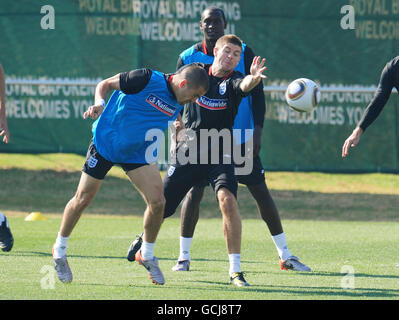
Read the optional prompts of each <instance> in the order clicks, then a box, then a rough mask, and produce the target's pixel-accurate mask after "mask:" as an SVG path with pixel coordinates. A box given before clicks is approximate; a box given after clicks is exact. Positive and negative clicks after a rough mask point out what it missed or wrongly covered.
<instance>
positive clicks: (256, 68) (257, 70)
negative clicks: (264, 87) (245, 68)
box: [249, 56, 267, 81]
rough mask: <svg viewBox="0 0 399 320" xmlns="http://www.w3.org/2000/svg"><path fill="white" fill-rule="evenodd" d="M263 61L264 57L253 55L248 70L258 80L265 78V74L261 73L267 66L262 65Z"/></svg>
mask: <svg viewBox="0 0 399 320" xmlns="http://www.w3.org/2000/svg"><path fill="white" fill-rule="evenodd" d="M265 62H266V59H265V58H263V59H262V58H261V57H259V56H257V57H254V59H253V60H252V64H251V68H250V69H249V70H250V73H251V75H252V76H253V77H254V78H255V79H256V80H258V81H259V80H261V79H266V78H267V77H266V75H264V74H263V72H264V71H265V70H266V69H267V67H265V66H264V65H265Z"/></svg>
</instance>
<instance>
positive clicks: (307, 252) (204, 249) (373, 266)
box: [0, 215, 399, 300]
mask: <svg viewBox="0 0 399 320" xmlns="http://www.w3.org/2000/svg"><path fill="white" fill-rule="evenodd" d="M59 223H60V219H59V218H56V217H51V216H50V217H49V218H48V220H47V221H36V222H27V221H24V219H23V218H22V217H21V218H19V217H11V218H10V224H11V226H12V228H13V232H14V235H15V246H14V248H13V250H12V251H11V252H9V253H2V254H0V265H1V268H2V272H1V273H0V283H1V284H2V285H1V287H0V299H107V300H108V299H132V300H146V299H150V300H151V299H155V300H163V299H172V300H176V299H177V300H197V299H202V300H208V299H210V300H238V299H240V300H247V299H251V300H274V299H284V300H286V299H312V300H314V299H329V300H332V299H384V300H385V299H398V298H399V281H398V280H399V268H398V267H396V266H395V264H396V263H399V259H398V256H397V244H398V241H399V233H398V232H397V231H398V228H399V223H390V222H330V221H329V222H327V221H302V220H286V221H284V226H285V231H286V233H287V237H288V241H289V245H290V250H291V251H292V252H293V253H295V254H297V255H299V256H300V257H301V258H302V259H303V261H304V262H306V263H307V264H309V265H310V266H311V267H312V269H313V272H312V273H296V272H290V271H281V270H280V269H279V267H278V263H277V262H278V260H277V259H276V250H275V248H274V245H273V244H272V241H271V239H270V236H269V235H268V233H267V232H266V228H265V227H264V225H263V224H262V223H260V222H259V220H253V219H246V220H244V223H243V239H244V241H243V250H242V268H243V270H244V271H245V272H246V278H247V280H248V281H249V282H250V284H251V287H249V288H245V289H238V288H233V287H232V286H230V285H229V283H228V259H227V254H226V250H225V245H224V240H223V236H222V228H221V221H220V219H202V220H200V221H199V225H198V228H197V230H196V237H195V240H194V243H193V247H192V258H193V261H192V268H191V269H192V270H191V271H190V272H187V273H176V272H172V271H171V270H170V268H171V267H172V266H173V265H174V263H175V258H176V257H177V254H178V233H179V220H178V219H175V218H172V219H169V220H167V221H165V223H164V225H163V227H162V229H161V232H160V234H159V238H158V241H157V246H156V254H157V256H158V257H159V259H160V266H161V268H162V269H163V271H164V275H165V279H166V284H165V285H164V286H162V287H160V286H155V285H153V284H152V283H151V282H150V280H149V279H148V278H147V275H146V272H145V270H144V268H143V267H142V266H139V265H138V264H137V263H130V262H128V261H127V260H126V259H125V253H126V250H127V248H128V246H129V244H130V242H131V240H132V239H133V238H134V235H135V233H136V232H138V231H140V230H141V223H142V221H141V218H139V217H121V216H115V217H111V216H103V217H101V216H90V215H87V216H84V217H83V218H82V219H81V221H80V222H79V224H78V226H77V227H76V229H75V230H74V233H73V236H72V237H71V239H70V242H69V252H68V255H69V262H70V265H71V268H72V270H73V272H74V281H73V282H72V283H71V284H68V285H65V284H62V283H61V282H59V281H58V280H55V283H54V287H53V288H49V289H45V288H42V286H41V281H44V280H42V279H43V278H44V277H45V276H47V277H54V274H52V273H51V271H52V258H51V254H50V252H51V246H52V243H53V242H54V239H55V236H56V234H57V231H58V227H59ZM47 266H48V267H47ZM344 266H351V267H353V270H354V274H355V276H354V288H353V289H345V288H342V286H341V282H342V281H344V279H345V278H344V276H346V273H345V271H344V273H341V271H342V268H343V267H344ZM46 268H49V269H46ZM41 270H42V271H43V272H44V273H41ZM48 270H50V272H49V271H48ZM346 272H347V271H346ZM52 279H54V278H52ZM47 284H49V283H47Z"/></svg>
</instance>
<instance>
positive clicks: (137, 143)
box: [53, 64, 209, 285]
mask: <svg viewBox="0 0 399 320" xmlns="http://www.w3.org/2000/svg"><path fill="white" fill-rule="evenodd" d="M208 86H209V80H208V75H207V73H206V71H205V69H204V68H203V67H200V66H198V65H194V64H193V65H188V66H187V67H185V68H182V69H180V70H179V71H177V72H176V73H175V74H172V75H166V74H163V73H161V72H158V71H155V70H151V69H138V70H133V71H130V72H124V73H120V74H117V75H115V76H113V77H110V78H108V79H105V80H103V81H101V82H100V83H99V84H98V85H97V87H96V91H95V104H94V105H93V106H90V107H89V108H88V109H87V111H86V112H85V113H84V114H83V117H84V118H85V119H86V118H87V117H90V118H93V119H97V120H96V121H95V122H94V124H93V128H92V131H93V141H92V143H91V144H90V146H89V150H88V153H87V158H86V162H85V163H84V166H83V169H82V171H83V172H82V175H81V178H80V182H79V185H78V188H77V191H76V193H75V195H74V197H73V198H72V199H71V200H70V201H69V202H68V203H67V205H66V207H65V210H64V214H63V217H62V222H61V227H60V230H59V233H58V237H57V239H56V241H55V244H54V246H53V260H54V266H55V270H56V272H57V275H58V278H59V279H60V280H61V281H62V282H64V283H67V282H71V281H72V272H71V269H70V267H69V265H68V261H67V255H66V253H67V244H68V239H69V236H70V235H71V233H72V230H73V229H74V227H75V225H76V224H77V222H78V220H79V218H80V216H81V214H82V213H83V211H84V209H86V208H87V206H88V205H89V204H90V203H91V201H92V200H93V199H94V197H95V195H96V194H97V192H98V191H99V189H100V187H101V184H102V182H103V179H104V177H105V175H106V174H107V172H108V171H109V170H110V169H111V167H112V166H113V165H114V164H119V165H120V166H121V167H122V168H123V169H124V171H125V172H126V175H127V176H128V178H129V180H130V181H131V183H132V184H133V185H134V186H135V188H136V189H137V190H138V191H139V192H140V194H141V195H142V197H143V199H144V201H145V203H146V205H147V207H146V210H145V212H144V219H143V226H144V230H145V235H144V241H143V245H142V247H141V251H140V252H138V254H139V255H138V258H137V260H138V262H139V263H140V264H142V265H143V266H144V267H145V269H146V270H147V272H148V275H149V277H150V279H151V280H152V282H154V283H155V284H160V285H162V284H164V282H165V280H164V277H163V274H162V272H161V270H160V268H159V265H158V259H157V258H156V257H155V256H154V247H155V240H156V238H157V235H158V232H159V230H160V227H161V224H162V221H163V213H164V205H165V198H164V196H163V184H162V179H161V176H160V173H159V171H158V166H157V164H156V159H157V157H158V154H157V153H158V149H159V147H157V148H156V149H155V150H153V148H151V146H152V145H153V143H154V142H153V140H152V139H151V141H148V140H146V137H147V135H148V133H149V132H150V130H154V129H155V130H157V131H158V132H159V130H160V132H163V131H164V130H165V129H166V128H167V126H168V125H169V123H170V122H173V121H174V120H176V117H177V116H178V115H179V113H180V111H181V109H182V108H183V107H182V105H184V104H185V103H188V102H190V101H195V99H197V98H198V97H200V96H202V95H203V94H204V93H205V92H206V91H207V90H208ZM112 90H115V91H114V92H113V94H112V96H111V98H110V99H109V101H108V103H107V105H106V106H105V98H106V96H107V93H108V92H110V91H112ZM150 149H151V150H153V151H151V152H148V150H150Z"/></svg>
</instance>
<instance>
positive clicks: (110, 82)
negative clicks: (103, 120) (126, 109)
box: [83, 73, 120, 119]
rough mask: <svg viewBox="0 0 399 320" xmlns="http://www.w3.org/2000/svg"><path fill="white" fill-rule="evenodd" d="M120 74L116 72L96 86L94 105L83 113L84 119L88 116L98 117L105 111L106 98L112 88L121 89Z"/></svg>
mask: <svg viewBox="0 0 399 320" xmlns="http://www.w3.org/2000/svg"><path fill="white" fill-rule="evenodd" d="M119 77H120V74H119V73H118V74H116V75H114V76H112V77H110V78H108V79H105V80H103V81H101V82H100V83H99V84H98V85H97V87H96V93H95V97H94V105H92V106H90V107H89V108H88V109H87V110H86V112H85V113H83V119H86V118H88V117H90V118H92V119H97V118H98V117H99V116H100V115H101V114H102V113H103V111H104V108H105V98H106V96H107V94H108V92H110V91H111V90H120V83H119Z"/></svg>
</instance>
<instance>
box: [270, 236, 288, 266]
mask: <svg viewBox="0 0 399 320" xmlns="http://www.w3.org/2000/svg"><path fill="white" fill-rule="evenodd" d="M272 239H273V242H274V244H275V245H276V248H277V252H278V255H279V257H280V259H281V260H287V259H288V258H289V257H290V256H291V252H290V250H288V245H287V238H286V237H285V233H284V232H283V233H280V234H278V235H276V236H272Z"/></svg>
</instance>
